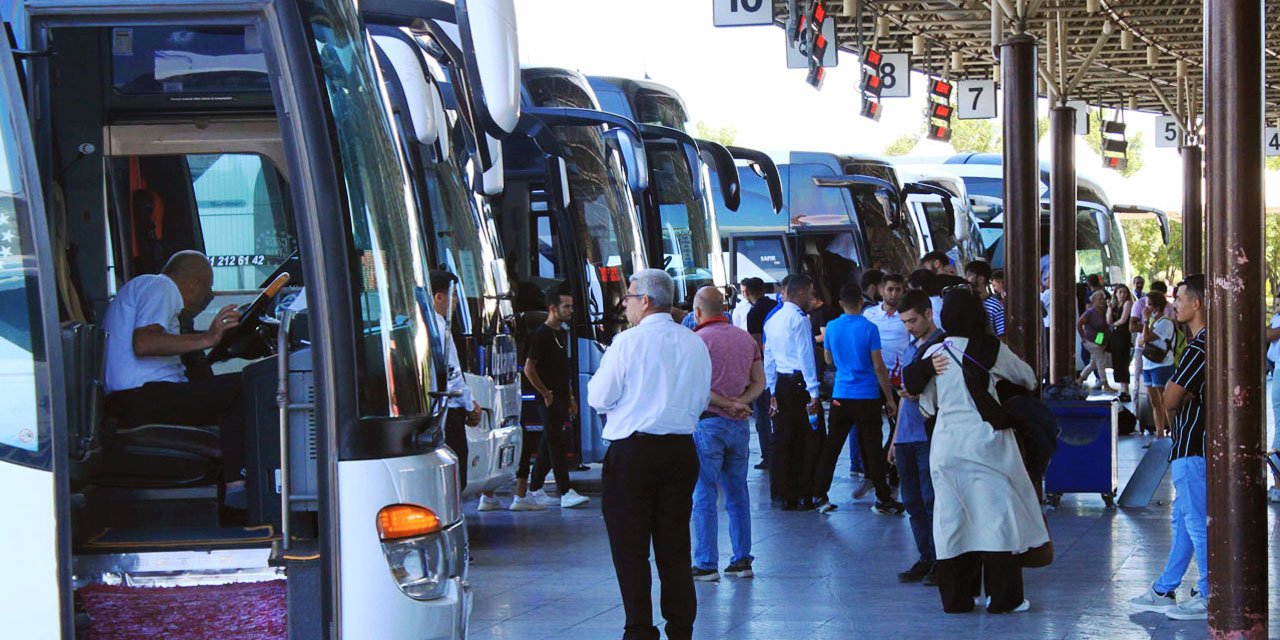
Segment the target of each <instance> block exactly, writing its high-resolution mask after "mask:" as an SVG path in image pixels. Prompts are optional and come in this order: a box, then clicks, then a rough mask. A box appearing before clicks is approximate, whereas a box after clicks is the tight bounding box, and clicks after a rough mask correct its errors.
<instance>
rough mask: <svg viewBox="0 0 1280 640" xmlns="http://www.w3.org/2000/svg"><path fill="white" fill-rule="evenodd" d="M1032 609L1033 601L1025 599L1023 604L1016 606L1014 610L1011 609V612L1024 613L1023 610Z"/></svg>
mask: <svg viewBox="0 0 1280 640" xmlns="http://www.w3.org/2000/svg"><path fill="white" fill-rule="evenodd" d="M1030 609H1031V601H1030V600H1026V599H1023V601H1022V604H1020V605H1018V606H1016V607H1014V608H1013V611H1010V612H1009V613H1022V612H1023V611H1029V610H1030Z"/></svg>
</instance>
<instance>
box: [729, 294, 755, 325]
mask: <svg viewBox="0 0 1280 640" xmlns="http://www.w3.org/2000/svg"><path fill="white" fill-rule="evenodd" d="M750 312H751V303H750V302H747V299H746V298H742V299H740V300H738V304H737V305H735V306H734V307H733V315H732V316H731V319H732V320H733V326H735V327H737V328H739V329H742V330H743V331H746V330H747V314H748V313H750Z"/></svg>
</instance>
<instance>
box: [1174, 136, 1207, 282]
mask: <svg viewBox="0 0 1280 640" xmlns="http://www.w3.org/2000/svg"><path fill="white" fill-rule="evenodd" d="M1179 151H1180V152H1181V153H1182V272H1183V273H1184V274H1190V273H1204V199H1203V197H1202V194H1203V189H1202V181H1203V179H1204V154H1203V153H1202V152H1201V150H1200V147H1199V146H1196V145H1187V146H1185V147H1182V148H1181V149H1179Z"/></svg>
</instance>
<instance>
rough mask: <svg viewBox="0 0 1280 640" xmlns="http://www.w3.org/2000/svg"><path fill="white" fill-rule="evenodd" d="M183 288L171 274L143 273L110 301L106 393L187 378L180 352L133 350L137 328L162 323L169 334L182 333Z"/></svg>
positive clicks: (107, 327)
mask: <svg viewBox="0 0 1280 640" xmlns="http://www.w3.org/2000/svg"><path fill="white" fill-rule="evenodd" d="M181 311H182V292H181V291H179V290H178V285H177V284H175V283H174V282H173V280H172V279H170V278H169V276H165V275H151V274H148V275H141V276H138V277H136V278H134V279H133V280H130V281H129V282H127V283H125V285H124V286H123V287H121V288H120V291H119V292H118V293H116V297H115V298H114V299H112V300H111V304H109V305H107V315H106V318H105V319H104V320H103V328H104V330H105V331H106V334H107V364H106V368H107V371H106V373H107V375H106V387H107V393H112V392H114V391H127V390H129V389H136V388H138V387H141V386H143V385H145V384H147V383H148V382H186V381H187V371H186V368H185V367H183V366H182V359H181V358H180V357H178V356H139V355H138V354H136V353H134V351H133V332H134V331H135V330H136V329H141V328H143V327H149V326H151V325H159V326H160V327H161V328H163V329H164V332H165V333H167V334H169V335H174V336H176V335H178V334H180V333H181V330H180V328H179V327H178V314H179V313H180V312H181Z"/></svg>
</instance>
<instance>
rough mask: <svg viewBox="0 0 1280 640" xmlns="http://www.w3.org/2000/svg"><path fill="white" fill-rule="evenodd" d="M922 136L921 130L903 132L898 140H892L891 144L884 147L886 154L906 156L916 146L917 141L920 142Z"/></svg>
mask: <svg viewBox="0 0 1280 640" xmlns="http://www.w3.org/2000/svg"><path fill="white" fill-rule="evenodd" d="M920 136H921V134H920V133H919V132H917V133H904V134H902V135H901V136H899V137H898V139H897V140H894V141H893V142H890V143H889V146H887V147H885V148H884V155H886V156H905V155H907V154H908V153H911V150H912V149H913V148H915V146H916V143H917V142H920Z"/></svg>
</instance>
